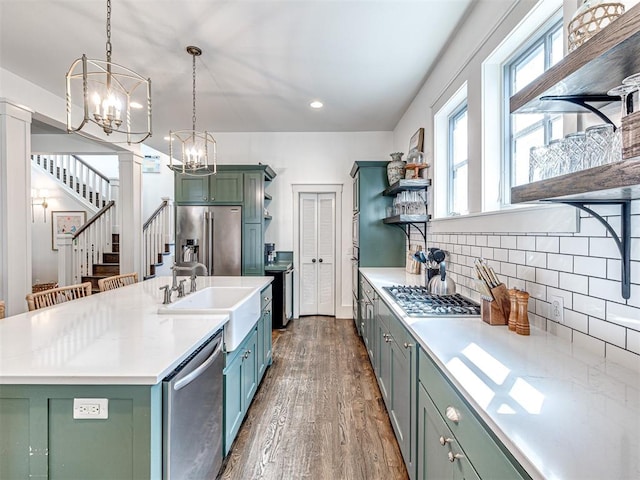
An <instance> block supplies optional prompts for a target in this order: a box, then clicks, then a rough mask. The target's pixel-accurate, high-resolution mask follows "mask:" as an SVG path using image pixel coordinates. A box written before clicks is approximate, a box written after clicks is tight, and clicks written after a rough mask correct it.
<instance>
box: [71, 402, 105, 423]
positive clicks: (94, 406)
mask: <svg viewBox="0 0 640 480" xmlns="http://www.w3.org/2000/svg"><path fill="white" fill-rule="evenodd" d="M73 418H75V419H77V420H85V419H94V420H95V419H97V420H104V419H107V418H109V399H107V398H74V399H73Z"/></svg>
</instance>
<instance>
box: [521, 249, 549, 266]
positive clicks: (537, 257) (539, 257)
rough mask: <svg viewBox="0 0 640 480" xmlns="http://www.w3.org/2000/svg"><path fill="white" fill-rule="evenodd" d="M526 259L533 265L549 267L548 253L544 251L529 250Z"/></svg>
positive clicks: (528, 263)
mask: <svg viewBox="0 0 640 480" xmlns="http://www.w3.org/2000/svg"><path fill="white" fill-rule="evenodd" d="M525 261H526V263H527V265H529V266H531V267H541V268H547V254H546V253H542V252H527V253H526V254H525Z"/></svg>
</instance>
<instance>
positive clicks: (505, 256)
mask: <svg viewBox="0 0 640 480" xmlns="http://www.w3.org/2000/svg"><path fill="white" fill-rule="evenodd" d="M493 259H494V260H498V261H500V262H506V261H507V260H509V250H507V249H504V248H494V249H493ZM638 275H639V278H640V273H638Z"/></svg>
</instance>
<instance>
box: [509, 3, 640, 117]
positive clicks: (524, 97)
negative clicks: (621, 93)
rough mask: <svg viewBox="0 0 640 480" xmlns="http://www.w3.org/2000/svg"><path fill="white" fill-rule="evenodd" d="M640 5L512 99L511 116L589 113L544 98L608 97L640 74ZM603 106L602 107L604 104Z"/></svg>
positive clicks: (631, 9)
mask: <svg viewBox="0 0 640 480" xmlns="http://www.w3.org/2000/svg"><path fill="white" fill-rule="evenodd" d="M638 45H640V4H639V5H636V6H634V7H632V8H630V9H629V10H628V11H627V12H626V13H625V14H624V15H622V16H621V17H619V18H618V19H616V20H614V21H613V22H611V24H609V25H608V26H607V27H605V28H604V29H602V30H601V31H600V32H598V33H597V34H596V35H594V36H593V37H592V38H590V39H589V40H588V41H587V42H585V43H584V44H583V45H581V46H580V47H578V48H576V49H575V50H574V51H573V52H570V53H569V54H567V56H566V57H564V58H563V59H562V60H560V61H559V62H558V63H557V64H555V65H554V66H553V67H551V68H550V69H549V70H547V71H546V72H545V73H543V74H542V75H541V76H540V77H538V78H537V79H536V80H534V81H533V82H531V83H530V84H529V85H527V86H526V87H524V88H523V89H522V90H520V91H519V92H518V93H516V94H515V95H513V96H512V97H511V99H510V111H511V113H535V112H545V111H555V112H567V113H569V112H576V111H577V112H585V111H586V110H584V109H581V108H580V107H578V106H576V105H571V104H569V103H566V102H549V101H541V100H540V97H542V96H553V95H566V94H572V95H594V94H604V93H606V92H608V91H609V90H611V89H612V88H614V87H616V86H618V85H620V84H621V83H622V80H623V79H624V78H625V77H627V76H629V75H631V74H633V73H636V72H640V55H639V54H638ZM600 106H601V105H600Z"/></svg>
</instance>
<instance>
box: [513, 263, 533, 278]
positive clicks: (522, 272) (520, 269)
mask: <svg viewBox="0 0 640 480" xmlns="http://www.w3.org/2000/svg"><path fill="white" fill-rule="evenodd" d="M516 275H517V276H518V278H520V279H521V280H526V281H528V282H535V281H536V269H535V268H533V267H525V266H524V265H518V266H517V267H516Z"/></svg>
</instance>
